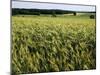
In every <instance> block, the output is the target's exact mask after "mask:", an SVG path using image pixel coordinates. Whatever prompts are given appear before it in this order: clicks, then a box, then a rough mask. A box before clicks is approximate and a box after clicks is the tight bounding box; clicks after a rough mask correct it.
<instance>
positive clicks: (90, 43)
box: [11, 15, 96, 74]
mask: <svg viewBox="0 0 100 75" xmlns="http://www.w3.org/2000/svg"><path fill="white" fill-rule="evenodd" d="M11 52H12V54H11V55H12V61H11V65H12V73H13V74H15V73H16V74H20V73H23V74H24V73H41V72H59V71H74V70H89V69H95V68H96V25H95V19H90V18H89V16H88V15H77V16H72V15H64V16H57V17H50V16H32V15H26V16H23V15H17V16H12V50H11Z"/></svg>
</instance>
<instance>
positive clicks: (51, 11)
mask: <svg viewBox="0 0 100 75" xmlns="http://www.w3.org/2000/svg"><path fill="white" fill-rule="evenodd" d="M19 14H22V15H40V14H45V15H48V14H51V15H52V16H54V17H56V15H58V14H60V15H62V14H73V15H74V16H76V12H75V11H67V10H58V9H17V8H12V15H19Z"/></svg>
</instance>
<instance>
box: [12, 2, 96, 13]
mask: <svg viewBox="0 0 100 75" xmlns="http://www.w3.org/2000/svg"><path fill="white" fill-rule="evenodd" d="M12 8H26V9H61V10H72V11H95V6H86V5H71V4H52V3H39V2H38V3H37V2H27V1H12Z"/></svg>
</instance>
